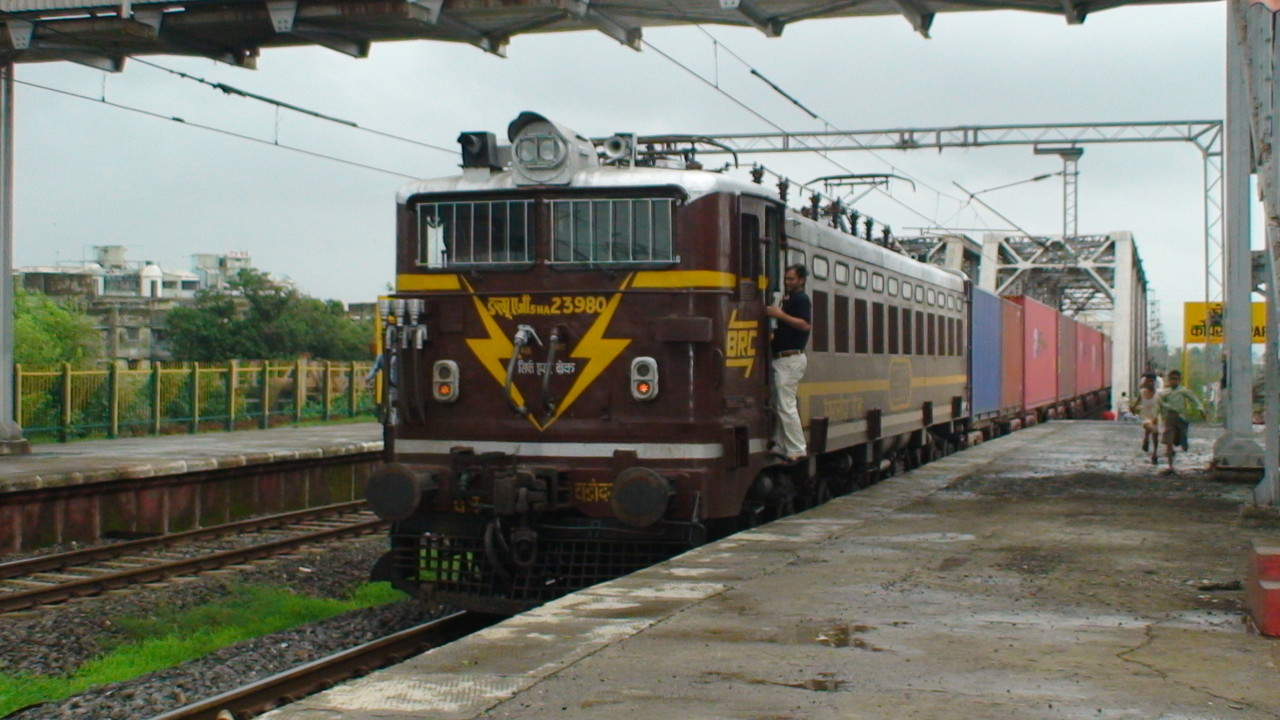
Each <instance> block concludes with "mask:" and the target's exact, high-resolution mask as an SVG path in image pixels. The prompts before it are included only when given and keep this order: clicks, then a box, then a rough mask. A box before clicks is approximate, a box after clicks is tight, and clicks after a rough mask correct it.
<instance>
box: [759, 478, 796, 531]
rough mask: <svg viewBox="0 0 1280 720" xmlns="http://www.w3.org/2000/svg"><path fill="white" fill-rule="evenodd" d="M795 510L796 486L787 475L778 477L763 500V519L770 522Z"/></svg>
mask: <svg viewBox="0 0 1280 720" xmlns="http://www.w3.org/2000/svg"><path fill="white" fill-rule="evenodd" d="M795 511H796V488H795V485H794V484H793V483H792V482H791V478H789V477H785V476H782V477H779V478H778V479H777V481H776V483H775V485H774V487H773V492H772V493H770V494H769V497H767V498H765V501H764V516H765V517H764V520H765V522H771V521H773V520H777V519H778V518H782V517H786V516H787V515H791V514H792V513H794V512H795Z"/></svg>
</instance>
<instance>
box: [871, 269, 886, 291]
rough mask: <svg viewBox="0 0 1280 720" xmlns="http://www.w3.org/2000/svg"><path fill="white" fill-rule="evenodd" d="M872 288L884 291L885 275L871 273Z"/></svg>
mask: <svg viewBox="0 0 1280 720" xmlns="http://www.w3.org/2000/svg"><path fill="white" fill-rule="evenodd" d="M871 289H872V290H873V291H875V292H884V276H883V275H881V274H880V273H871Z"/></svg>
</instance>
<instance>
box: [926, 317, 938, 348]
mask: <svg viewBox="0 0 1280 720" xmlns="http://www.w3.org/2000/svg"><path fill="white" fill-rule="evenodd" d="M928 315H929V322H928V323H927V325H928V330H929V338H928V341H929V344H928V346H927V347H928V350H929V352H928V353H927V354H929V355H937V354H938V316H937V315H935V314H934V313H928Z"/></svg>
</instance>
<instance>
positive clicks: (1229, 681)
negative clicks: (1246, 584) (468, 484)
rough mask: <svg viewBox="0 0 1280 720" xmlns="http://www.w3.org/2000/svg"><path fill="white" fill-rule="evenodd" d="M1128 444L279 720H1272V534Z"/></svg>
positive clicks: (831, 511)
mask: <svg viewBox="0 0 1280 720" xmlns="http://www.w3.org/2000/svg"><path fill="white" fill-rule="evenodd" d="M1213 435H1214V431H1213V430H1212V429H1209V428H1205V427H1204V426H1198V427H1195V428H1194V429H1193V436H1194V437H1193V440H1192V448H1191V451H1190V452H1189V453H1187V454H1185V455H1180V456H1179V458H1178V463H1179V466H1180V468H1181V471H1180V472H1179V473H1178V474H1176V475H1172V476H1166V475H1162V474H1159V470H1160V468H1159V467H1157V466H1153V465H1152V464H1151V462H1150V458H1149V456H1146V455H1143V454H1142V453H1141V451H1140V450H1139V448H1138V447H1137V444H1138V442H1139V439H1140V438H1139V431H1138V429H1137V428H1136V426H1133V425H1128V424H1118V423H1114V422H1100V421H1099V422H1094V421H1066V422H1052V423H1047V424H1044V425H1039V426H1035V427H1032V428H1028V429H1026V430H1023V431H1020V432H1017V433H1014V434H1012V435H1009V436H1006V437H1003V438H1000V439H997V440H994V441H991V442H988V443H984V444H982V445H979V446H977V447H975V448H971V449H969V450H966V451H964V452H962V453H959V454H956V455H952V456H949V457H947V458H943V459H941V460H938V461H936V462H933V463H930V464H929V465H926V466H925V467H923V468H920V469H918V470H915V471H912V472H910V473H907V474H904V475H900V476H897V477H894V478H890V479H888V480H886V481H884V482H882V483H880V484H878V485H876V486H875V487H873V488H870V489H868V490H865V491H862V492H859V493H856V494H853V495H849V496H845V497H841V498H837V499H836V500H834V501H832V502H830V503H828V504H826V505H824V506H822V507H820V508H815V509H813V510H810V511H808V512H805V513H802V514H800V515H796V516H793V517H789V518H786V519H783V520H781V521H778V522H774V523H772V524H769V525H766V526H762V527H760V528H757V529H754V530H751V531H747V532H743V533H739V534H737V535H734V536H732V537H729V538H726V539H724V540H721V541H719V542H716V543H712V544H709V545H706V546H703V547H700V548H697V549H695V550H692V551H690V552H688V553H685V554H684V555H681V556H679V557H677V558H674V559H672V560H670V561H667V562H665V563H662V564H659V565H656V566H654V567H652V568H649V569H646V570H643V571H641V572H638V573H635V574H632V575H629V576H627V577H624V578H620V579H618V580H615V581H612V582H608V583H604V584H602V585H598V586H596V587H593V588H590V589H588V590H585V591H582V592H579V593H577V594H574V595H571V596H568V597H565V598H562V599H560V600H558V601H555V602H552V603H549V604H547V605H544V606H542V607H540V608H537V609H535V610H533V611H530V612H528V613H525V614H523V615H520V616H517V617H514V618H510V619H508V620H506V621H504V622H502V623H499V624H497V625H495V626H493V627H491V628H489V629H487V630H484V631H482V632H480V633H477V634H475V635H472V636H470V637H468V638H466V639H464V640H462V641H459V642H457V643H453V644H451V645H448V646H445V647H442V648H439V649H437V650H433V651H431V652H428V653H425V654H423V655H420V656H417V657H415V658H412V659H410V660H408V661H406V662H404V663H401V664H399V665H396V666H393V667H390V668H387V669H384V670H382V671H379V672H377V673H374V674H372V675H369V676H366V677H365V678H362V679H360V680H357V681H353V682H350V683H347V684H343V685H340V686H337V687H334V688H332V689H330V690H328V691H326V692H324V693H321V694H318V695H315V696H312V697H310V698H307V699H304V700H301V701H299V702H297V703H294V704H291V705H288V706H285V707H282V708H278V709H277V710H274V711H272V712H271V713H268V714H267V715H265V716H263V717H264V718H269V719H270V720H320V719H323V720H338V719H341V720H372V719H373V718H378V719H379V720H388V719H393V718H423V717H431V718H449V719H466V718H535V717H536V718H548V717H555V718H567V719H573V718H606V717H607V718H615V717H651V718H667V717H680V718H689V719H694V720H696V719H701V718H744V719H745V718H751V719H764V718H771V719H782V718H795V719H800V718H804V719H812V718H820V719H821V718H893V719H895V720H897V719H900V718H924V719H928V720H948V719H951V718H964V719H969V718H993V719H994V718H1000V719H1002V720H1003V719H1007V718H1046V719H1057V718H1064V719H1066V718H1071V719H1076V718H1135V719H1138V718H1141V719H1143V720H1151V719H1154V718H1187V719H1192V718H1194V719H1199V718H1206V719H1207V718H1232V719H1238V720H1261V719H1263V718H1266V719H1269V720H1274V719H1275V718H1277V717H1280V673H1278V672H1277V665H1278V664H1280V644H1278V643H1280V640H1276V639H1270V638H1266V637H1262V636H1259V635H1257V634H1256V633H1254V632H1252V630H1251V629H1250V626H1249V624H1248V622H1247V621H1246V613H1245V611H1244V610H1243V607H1242V605H1243V596H1244V592H1243V590H1242V589H1241V583H1242V581H1243V580H1244V578H1245V572H1246V564H1247V560H1248V557H1247V549H1248V547H1249V546H1250V542H1251V541H1252V540H1253V539H1255V538H1263V539H1266V538H1270V539H1273V540H1274V539H1277V538H1280V522H1277V521H1276V520H1275V519H1274V517H1272V516H1269V515H1266V514H1254V513H1245V512H1242V510H1243V509H1244V508H1245V507H1246V503H1247V502H1248V500H1249V497H1250V491H1251V489H1252V485H1251V484H1232V483H1230V482H1227V481H1223V480H1219V479H1216V478H1214V477H1213V476H1211V475H1209V474H1208V473H1206V472H1205V471H1204V470H1203V468H1204V467H1206V465H1207V461H1208V458H1209V455H1210V452H1211V447H1212V441H1213V439H1214V438H1213Z"/></svg>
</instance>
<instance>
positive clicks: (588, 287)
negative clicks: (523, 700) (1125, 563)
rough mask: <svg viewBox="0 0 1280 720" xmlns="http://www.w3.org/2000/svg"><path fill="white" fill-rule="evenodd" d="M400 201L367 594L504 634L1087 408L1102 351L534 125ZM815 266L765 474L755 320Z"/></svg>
mask: <svg viewBox="0 0 1280 720" xmlns="http://www.w3.org/2000/svg"><path fill="white" fill-rule="evenodd" d="M507 136H508V140H509V142H510V144H509V145H508V144H501V145H500V144H499V143H498V142H497V140H496V138H495V136H494V135H493V134H492V133H483V132H480V133H463V134H462V135H461V136H460V138H459V143H460V145H461V148H462V152H461V155H462V173H461V174H460V175H458V176H454V177H448V178H442V179H434V180H424V181H420V182H415V183H412V184H410V185H408V186H407V187H405V188H404V189H402V190H401V192H400V193H399V196H398V203H397V243H396V283H395V288H396V289H395V293H394V294H393V295H392V296H390V297H389V298H386V299H385V300H384V301H383V302H382V304H381V307H382V312H381V316H382V318H381V319H382V322H383V326H384V335H383V336H382V337H383V343H382V344H383V353H384V356H383V363H382V367H383V370H382V372H383V380H384V387H385V390H384V396H383V400H384V403H383V407H384V427H385V433H384V436H385V439H386V446H385V447H386V455H387V463H386V465H385V466H383V467H382V468H380V469H379V470H377V471H376V472H375V474H374V476H373V477H372V478H371V479H370V482H369V488H368V497H369V500H370V503H371V504H372V506H373V508H374V509H375V510H376V512H377V513H378V514H379V515H380V516H381V517H383V518H385V519H387V520H389V521H391V530H390V548H389V550H388V552H387V554H386V555H385V556H384V557H383V558H382V559H381V560H380V561H379V562H378V564H377V566H376V568H375V570H374V577H375V579H383V580H390V581H391V582H392V583H393V584H395V585H396V586H397V587H400V588H402V589H404V590H406V591H408V592H410V593H412V594H414V595H416V596H419V597H421V598H423V599H424V600H427V601H430V602H440V603H448V604H452V605H454V606H459V607H464V608H470V609H477V610H482V611H488V612H498V613H512V612H518V611H520V610H523V609H526V608H528V607H531V606H534V605H537V604H540V603H543V602H545V601H547V600H549V599H552V598H555V597H558V596H560V595H562V594H565V593H568V592H571V591H574V590H577V589H580V588H583V587H586V586H589V585H591V584H594V583H596V582H599V581H601V580H602V579H606V578H610V577H615V576H617V575H619V574H624V573H626V572H629V571H632V570H635V569H638V568H640V567H644V566H646V565H649V564H651V563H653V562H655V561H657V560H661V559H663V558H665V557H669V556H671V555H672V554H675V553H678V552H680V551H682V550H684V549H687V548H689V547H692V546H695V545H697V544H699V543H702V542H705V541H706V540H707V539H708V538H712V537H717V536H722V535H724V534H727V533H729V532H732V531H735V530H737V529H739V528H743V527H750V526H752V525H755V524H757V523H760V522H764V521H767V520H770V519H773V518H776V517H779V516H782V515H785V514H787V513H790V512H793V511H795V510H797V509H802V508H804V507H808V506H811V505H814V504H817V503H820V502H823V501H824V500H826V499H827V498H829V497H830V496H831V495H833V494H839V493H844V492H848V491H850V490H852V489H854V488H856V487H859V486H862V485H865V484H867V483H869V482H872V481H874V480H876V479H877V478H879V477H881V476H882V475H884V474H886V473H892V472H894V471H896V470H898V469H901V468H910V467H914V466H916V465H918V464H920V463H922V462H926V461H928V460H929V459H930V458H932V457H935V456H937V455H940V454H945V453H947V452H951V451H952V450H954V449H956V448H958V447H960V446H962V445H963V444H965V443H966V442H969V441H971V440H972V439H975V438H977V437H978V436H979V435H980V434H985V435H988V436H989V435H994V434H999V433H1001V432H1006V431H1008V430H1010V429H1015V428H1016V427H1018V426H1019V425H1021V424H1023V423H1025V422H1033V421H1035V420H1036V419H1044V418H1046V417H1049V416H1051V415H1082V414H1085V413H1088V412H1091V411H1093V410H1094V409H1096V408H1098V407H1099V406H1101V405H1102V404H1103V403H1104V402H1105V399H1106V397H1107V391H1108V387H1107V386H1108V377H1109V372H1108V370H1109V369H1108V367H1107V366H1106V359H1107V358H1108V357H1109V353H1108V352H1106V347H1105V346H1106V343H1107V340H1106V338H1105V337H1104V336H1103V335H1102V334H1101V333H1099V332H1097V331H1096V330H1093V329H1092V328H1089V327H1087V326H1085V325H1082V324H1079V323H1076V322H1075V321H1074V320H1072V319H1070V318H1066V317H1064V316H1061V315H1059V314H1058V313H1057V312H1056V311H1055V310H1053V309H1052V308H1049V307H1047V306H1044V305H1041V304H1039V303H1036V302H1035V301H1033V300H1030V299H1028V298H1013V299H1005V298H999V297H995V296H993V295H990V294H987V293H984V292H982V291H980V290H978V289H976V288H974V287H973V285H972V283H971V282H970V281H969V280H968V279H967V278H966V277H964V276H963V275H962V274H961V273H958V272H954V271H950V270H946V269H942V268H939V267H935V266H932V265H928V264H924V263H921V262H917V261H915V260H913V259H911V258H909V257H906V256H904V255H903V254H900V253H898V252H894V251H893V250H890V249H888V248H886V247H884V246H883V245H882V244H880V243H877V242H872V241H870V237H869V232H868V237H859V236H857V235H855V234H854V233H853V232H852V231H851V229H850V225H851V223H850V220H851V219H852V220H853V223H852V225H853V228H852V229H855V230H856V225H857V223H856V217H855V218H849V217H847V216H845V215H844V214H843V213H842V211H840V210H839V209H838V207H837V208H836V209H833V210H831V211H829V212H828V211H827V210H826V209H823V208H820V207H819V204H818V203H817V202H814V203H812V206H811V207H806V208H804V209H803V210H795V209H792V208H790V207H788V205H787V202H786V194H787V191H788V186H787V184H786V183H785V182H783V183H779V184H778V185H777V186H776V187H771V186H767V185H765V184H763V183H762V182H761V176H762V173H759V172H755V173H753V174H752V175H753V177H752V179H750V180H747V179H741V180H740V179H735V178H734V177H732V176H731V175H730V174H729V173H725V172H716V171H708V170H705V169H703V168H702V167H701V165H699V164H698V163H697V161H696V159H695V157H696V156H695V153H696V151H697V148H698V147H699V143H701V142H707V141H706V140H705V139H699V138H689V137H675V136H667V137H652V138H649V137H640V138H637V137H634V136H624V135H618V136H613V137H611V138H608V139H606V140H595V141H593V140H591V139H588V138H586V137H584V136H582V135H580V134H578V133H577V132H574V131H573V130H570V129H568V128H565V127H563V126H561V125H559V124H557V123H554V122H552V121H550V120H548V119H546V118H545V117H543V116H541V115H538V114H535V113H530V112H526V113H523V114H521V115H520V116H519V117H518V118H516V120H515V121H513V122H512V123H511V124H510V126H509V128H508V133H507ZM792 264H802V265H804V266H805V267H806V268H807V269H808V271H809V273H808V274H809V277H808V283H807V292H808V294H809V296H810V298H811V299H812V306H813V318H812V323H811V324H812V332H811V339H810V343H809V347H808V354H809V358H808V370H807V372H806V374H805V377H804V379H803V382H802V384H801V386H800V389H799V407H800V413H801V417H802V419H803V422H804V426H805V431H806V435H807V438H808V448H809V456H808V457H807V458H806V459H805V460H804V461H802V462H799V463H785V462H783V461H781V460H780V459H779V458H777V457H776V456H774V455H771V454H770V453H769V448H768V443H769V439H770V438H771V436H772V433H773V426H774V423H775V414H774V411H773V407H772V401H771V392H770V391H771V387H770V384H771V381H770V363H771V361H772V360H773V358H772V357H771V356H770V351H769V339H770V324H769V323H770V320H769V318H768V317H767V316H766V314H765V305H766V303H769V302H773V301H774V296H775V295H776V293H777V291H779V290H780V289H781V282H780V281H781V275H782V272H783V269H784V268H785V267H787V266H789V265H792Z"/></svg>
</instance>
